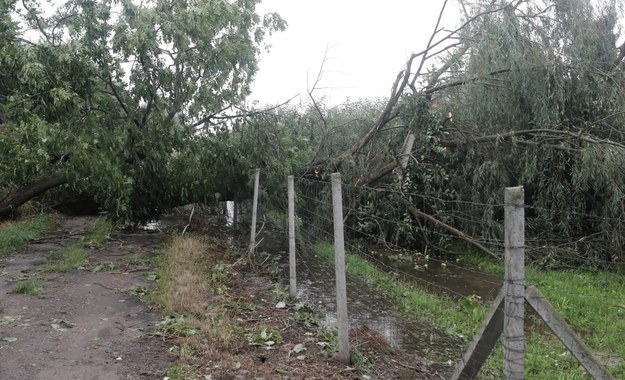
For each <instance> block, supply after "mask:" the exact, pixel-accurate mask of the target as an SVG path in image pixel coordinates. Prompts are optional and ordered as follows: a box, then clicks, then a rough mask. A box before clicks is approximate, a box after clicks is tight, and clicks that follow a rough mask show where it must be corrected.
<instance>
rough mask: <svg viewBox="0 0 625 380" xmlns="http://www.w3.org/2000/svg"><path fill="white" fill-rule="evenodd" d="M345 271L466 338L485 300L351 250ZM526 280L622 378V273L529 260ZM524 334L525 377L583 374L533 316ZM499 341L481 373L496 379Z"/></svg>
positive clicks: (328, 251) (485, 265) (489, 267)
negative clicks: (444, 290) (434, 289)
mask: <svg viewBox="0 0 625 380" xmlns="http://www.w3.org/2000/svg"><path fill="white" fill-rule="evenodd" d="M313 249H314V251H315V252H316V253H318V254H320V255H323V256H326V257H328V258H331V257H333V255H334V249H333V246H332V245H331V244H329V243H317V244H316V245H315V246H314V248H313ZM466 261H468V262H471V263H472V264H474V265H476V266H478V267H479V268H480V269H481V270H484V271H489V272H492V273H497V274H503V266H502V264H501V263H497V262H494V261H490V260H484V259H481V258H480V259H476V258H475V257H471V256H467V258H466ZM346 267H347V271H348V272H349V273H352V274H355V275H357V276H358V277H360V278H363V279H365V281H367V285H368V286H371V287H373V288H375V289H378V290H379V291H380V292H382V293H384V294H386V295H388V296H390V297H392V298H394V299H395V300H397V302H398V305H399V308H400V309H401V310H403V311H405V312H407V313H406V315H410V316H411V317H414V318H415V319H417V320H419V321H421V322H424V321H425V322H429V323H431V324H434V325H436V326H439V327H441V328H442V329H444V331H446V333H447V334H449V335H452V336H462V337H465V341H467V342H468V340H470V339H471V338H472V335H473V334H474V333H475V331H477V328H478V327H479V325H480V324H481V321H482V319H483V316H484V314H485V312H486V311H487V305H481V304H480V303H479V302H473V301H474V300H470V299H465V300H461V301H458V300H455V299H451V298H449V297H445V296H440V295H434V294H430V293H428V292H427V291H425V290H423V289H421V288H419V287H418V286H415V285H411V284H407V283H405V282H402V281H400V280H398V279H397V278H396V277H395V276H392V275H389V274H387V273H383V272H380V271H379V270H378V269H377V268H376V267H375V266H374V265H373V264H371V263H369V262H368V261H366V260H365V259H362V258H360V257H359V256H357V255H352V254H347V255H346ZM526 282H527V283H528V284H531V285H535V286H536V287H537V288H538V289H539V290H540V291H541V292H542V293H543V294H544V295H545V296H546V297H547V299H548V300H549V301H550V302H551V304H552V305H553V306H554V307H555V309H556V310H558V312H560V313H561V315H562V316H563V317H564V318H565V319H566V320H567V322H568V323H569V324H570V325H571V326H572V328H573V329H574V330H575V331H576V332H577V333H578V334H579V335H580V336H581V337H582V340H583V341H584V342H585V344H586V345H587V346H589V347H590V348H591V349H592V350H593V351H594V353H595V356H597V357H598V358H599V361H600V362H601V363H603V364H607V366H608V368H609V371H610V372H611V373H612V374H613V375H614V376H615V377H616V378H625V333H624V332H625V278H623V276H620V275H617V274H613V273H606V272H589V271H584V270H568V271H554V270H542V269H540V268H537V267H534V266H528V267H527V268H526ZM527 318H528V319H530V320H531V321H532V323H531V324H530V326H529V327H528V329H527V331H528V334H526V358H525V368H526V369H525V371H526V373H525V376H526V378H531V379H538V380H540V379H545V380H547V379H567V380H577V379H587V378H588V375H586V374H585V372H584V371H583V369H581V366H580V364H579V363H578V362H577V361H576V360H575V359H574V358H573V356H572V355H571V354H570V353H569V352H568V350H567V349H566V348H565V347H564V346H563V345H562V344H561V343H560V341H559V340H558V339H557V338H556V337H555V336H554V335H552V334H551V333H550V332H549V331H548V329H547V328H546V327H545V325H544V324H542V323H541V322H540V321H539V320H538V317H537V316H535V315H532V314H528V315H527ZM502 362H503V354H502V349H501V344H499V346H498V347H497V348H496V349H495V350H494V353H493V354H492V355H491V357H490V358H489V360H488V362H487V364H486V366H485V368H483V370H482V372H481V378H482V379H499V378H501V374H502V369H503V365H502Z"/></svg>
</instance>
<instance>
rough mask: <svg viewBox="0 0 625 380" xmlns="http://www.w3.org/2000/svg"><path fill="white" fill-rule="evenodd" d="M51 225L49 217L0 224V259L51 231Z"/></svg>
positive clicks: (42, 216) (41, 216)
mask: <svg viewBox="0 0 625 380" xmlns="http://www.w3.org/2000/svg"><path fill="white" fill-rule="evenodd" d="M53 225H54V223H53V222H52V218H51V217H50V216H49V215H38V216H36V217H33V218H28V219H25V220H21V221H18V222H4V223H2V224H0V258H3V257H6V256H8V255H10V254H11V253H13V252H15V251H17V250H19V249H20V248H22V247H24V246H25V245H26V243H28V241H29V240H31V239H37V238H39V237H41V236H43V235H45V234H46V233H48V232H49V231H50V230H52V227H53Z"/></svg>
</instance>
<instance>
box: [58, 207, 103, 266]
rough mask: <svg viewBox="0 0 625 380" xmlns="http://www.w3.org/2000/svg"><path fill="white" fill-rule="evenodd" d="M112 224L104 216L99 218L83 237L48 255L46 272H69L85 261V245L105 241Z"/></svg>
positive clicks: (98, 243) (82, 264)
mask: <svg viewBox="0 0 625 380" xmlns="http://www.w3.org/2000/svg"><path fill="white" fill-rule="evenodd" d="M113 229H114V226H113V224H112V223H111V222H110V221H109V220H108V219H106V218H99V219H97V220H96V221H95V223H94V224H93V225H92V226H91V228H90V229H89V231H88V232H87V234H86V235H85V237H84V238H82V239H80V240H74V241H72V242H71V243H70V244H68V245H67V246H65V247H63V248H61V249H60V250H58V251H55V252H53V253H52V254H51V255H50V260H49V261H48V264H47V266H46V270H47V271H48V272H56V273H61V272H70V271H72V270H75V269H79V268H81V267H83V266H84V265H85V264H86V263H87V253H86V251H85V245H88V246H94V245H102V244H104V243H106V241H107V239H108V237H109V236H110V234H111V232H112V231H113Z"/></svg>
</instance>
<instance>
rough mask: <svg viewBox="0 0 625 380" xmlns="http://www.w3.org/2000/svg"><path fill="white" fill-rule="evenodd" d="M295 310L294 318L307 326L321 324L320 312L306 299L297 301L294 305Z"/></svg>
mask: <svg viewBox="0 0 625 380" xmlns="http://www.w3.org/2000/svg"><path fill="white" fill-rule="evenodd" d="M293 309H294V310H295V312H294V313H293V319H295V320H296V321H298V322H301V323H303V324H304V326H306V327H312V326H317V325H318V324H319V314H318V312H316V311H315V310H313V308H312V307H311V306H310V304H308V302H306V301H302V302H297V303H295V305H293Z"/></svg>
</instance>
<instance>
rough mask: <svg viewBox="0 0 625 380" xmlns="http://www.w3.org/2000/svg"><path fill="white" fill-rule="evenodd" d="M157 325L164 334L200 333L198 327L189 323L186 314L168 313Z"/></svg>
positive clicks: (189, 334) (184, 334) (187, 334)
mask: <svg viewBox="0 0 625 380" xmlns="http://www.w3.org/2000/svg"><path fill="white" fill-rule="evenodd" d="M157 326H158V327H159V332H160V334H162V335H172V334H176V335H181V336H191V335H195V334H197V333H198V330H197V329H195V328H193V327H192V326H191V325H189V323H188V322H187V318H186V317H185V316H184V315H168V316H166V317H165V318H163V320H162V321H160V322H159V323H158V324H157Z"/></svg>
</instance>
